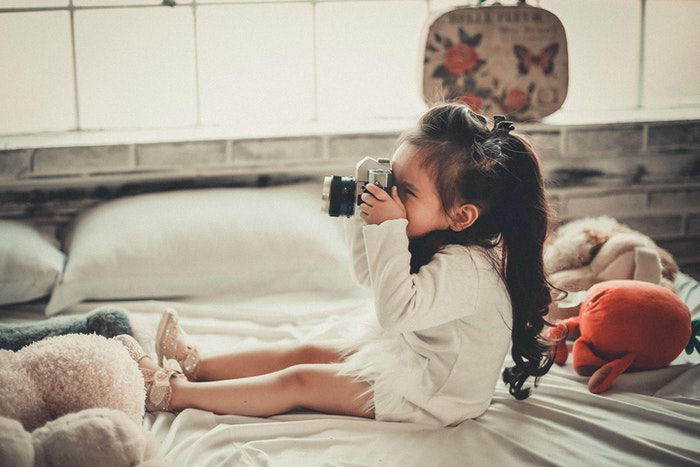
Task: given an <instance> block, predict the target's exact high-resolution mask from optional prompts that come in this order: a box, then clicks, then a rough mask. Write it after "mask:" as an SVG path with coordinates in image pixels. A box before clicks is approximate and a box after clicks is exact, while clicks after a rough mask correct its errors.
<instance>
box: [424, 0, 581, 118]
mask: <svg viewBox="0 0 700 467" xmlns="http://www.w3.org/2000/svg"><path fill="white" fill-rule="evenodd" d="M428 25H429V27H428V28H426V31H425V33H424V42H423V43H424V44H425V56H424V60H423V79H422V89H423V98H424V99H425V101H426V103H428V105H430V104H431V103H434V102H441V101H459V102H463V103H465V104H467V105H469V106H470V107H471V108H472V109H473V110H474V111H475V112H478V113H482V114H485V115H488V116H493V115H498V114H500V115H505V116H506V117H507V118H508V119H509V120H512V121H521V122H522V121H533V120H534V121H536V120H539V119H541V118H542V117H546V116H547V115H549V114H551V113H553V112H554V111H556V110H557V109H558V108H559V107H561V105H562V103H563V102H564V99H565V98H566V93H567V88H568V83H569V60H568V51H567V44H566V34H565V32H564V26H563V25H562V24H561V21H559V18H557V17H556V16H555V15H554V14H553V13H551V12H550V11H547V10H545V9H542V8H538V7H534V6H530V5H528V4H526V3H525V2H524V1H520V3H519V4H518V5H512V6H502V5H500V4H499V3H494V4H493V5H488V6H464V7H456V8H453V9H450V10H449V11H446V12H445V11H442V12H438V13H437V14H436V15H435V16H433V17H432V18H431V19H430V20H429V21H428Z"/></svg>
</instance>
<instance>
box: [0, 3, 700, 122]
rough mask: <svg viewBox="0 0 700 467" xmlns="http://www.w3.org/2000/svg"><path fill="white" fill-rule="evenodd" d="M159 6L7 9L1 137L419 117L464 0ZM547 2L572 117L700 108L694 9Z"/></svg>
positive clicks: (698, 9)
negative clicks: (424, 64)
mask: <svg viewBox="0 0 700 467" xmlns="http://www.w3.org/2000/svg"><path fill="white" fill-rule="evenodd" d="M159 3H160V1H158V0H73V2H72V5H73V6H74V7H75V8H73V7H70V5H69V3H68V0H0V134H6V135H7V134H19V133H34V132H42V131H64V130H75V129H81V130H90V129H116V128H173V127H192V126H213V125H223V126H235V125H236V124H244V123H245V124H248V125H249V124H250V122H259V123H260V124H261V125H263V124H264V123H265V122H266V121H274V122H280V121H287V120H289V121H292V120H294V121H321V122H333V123H334V124H337V125H339V126H340V125H343V123H344V122H349V121H358V120H367V119H387V118H407V117H408V118H412V117H415V116H417V115H419V114H420V113H422V111H423V110H424V108H425V107H424V104H423V102H422V100H421V98H420V96H419V89H418V88H419V79H418V76H419V75H418V69H419V67H420V65H421V58H422V56H421V53H422V52H421V50H422V47H423V44H420V43H419V42H420V40H421V33H422V30H423V27H424V25H425V22H426V19H427V18H428V16H429V14H430V13H431V12H433V11H436V10H439V9H442V8H445V7H449V6H451V5H456V4H464V3H466V1H465V0H462V1H449V0H370V1H347V0H344V1H316V2H311V1H309V2H304V1H299V2H291V3H279V2H260V3H259V4H250V3H249V4H240V5H239V4H235V2H231V1H228V2H227V3H226V4H223V0H220V1H219V2H218V3H222V4H217V2H216V1H207V2H199V4H198V5H197V6H194V4H192V2H190V1H182V0H180V1H178V2H177V3H178V6H176V7H173V8H170V7H163V6H159V5H158V4H159ZM487 3H489V2H487ZM502 3H503V4H514V3H515V2H514V1H504V2H502ZM529 3H530V4H532V5H535V6H536V5H537V4H538V2H537V1H533V0H530V1H529ZM119 5H129V6H130V7H128V8H111V7H114V6H119ZM642 5H646V7H645V8H643V7H642ZM29 6H31V7H32V8H38V7H53V8H59V9H56V10H45V11H26V10H23V11H12V9H14V8H20V9H22V8H25V9H26V8H28V7H29ZM105 6H107V7H110V8H104V7H105ZM539 6H540V7H542V8H546V9H549V10H551V11H553V12H554V13H556V14H557V15H558V16H559V17H560V19H561V20H562V22H563V24H564V27H565V29H566V31H567V38H568V47H569V62H570V89H569V95H568V97H567V100H566V102H565V103H564V106H563V107H562V111H567V112H576V111H591V110H605V109H610V110H616V109H634V108H636V107H637V106H638V104H642V105H643V106H645V107H647V108H665V107H677V106H693V105H696V106H700V80H699V79H697V70H698V69H700V53H698V52H697V50H696V47H697V44H698V43H700V33H699V32H698V31H700V28H698V27H697V25H698V24H700V2H698V1H696V0H576V1H572V0H541V1H540V2H539ZM85 7H90V8H85ZM644 9H645V10H646V11H645V18H646V21H645V31H646V34H645V36H644V40H642V35H641V31H642V27H641V18H642V12H643V10H644ZM642 44H643V46H644V51H643V53H641V52H640V50H641V49H640V47H641V46H642ZM640 57H642V63H641V65H640ZM640 70H643V73H640Z"/></svg>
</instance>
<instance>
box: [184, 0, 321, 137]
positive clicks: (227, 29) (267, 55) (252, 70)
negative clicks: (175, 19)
mask: <svg viewBox="0 0 700 467" xmlns="http://www.w3.org/2000/svg"><path fill="white" fill-rule="evenodd" d="M312 15H313V7H312V6H311V4H276V5H226V6H223V5H222V6H202V7H198V9H197V35H198V36H197V37H198V40H197V43H198V49H199V50H198V56H199V75H200V78H199V85H200V101H201V115H202V123H204V124H205V125H211V124H214V125H216V124H230V123H232V122H235V121H242V122H246V123H250V122H252V121H265V120H268V121H269V120H275V121H280V120H296V121H309V120H311V119H313V116H314V58H313V20H312V18H313V16H312Z"/></svg>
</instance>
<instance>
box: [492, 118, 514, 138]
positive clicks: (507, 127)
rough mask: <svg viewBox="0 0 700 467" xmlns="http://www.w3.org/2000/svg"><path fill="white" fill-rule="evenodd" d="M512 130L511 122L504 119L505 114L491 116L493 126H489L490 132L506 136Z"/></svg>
mask: <svg viewBox="0 0 700 467" xmlns="http://www.w3.org/2000/svg"><path fill="white" fill-rule="evenodd" d="M513 130H515V126H514V125H513V122H511V121H508V120H506V117H505V115H494V116H493V128H491V134H495V135H503V136H506V135H508V133H510V132H511V131H513Z"/></svg>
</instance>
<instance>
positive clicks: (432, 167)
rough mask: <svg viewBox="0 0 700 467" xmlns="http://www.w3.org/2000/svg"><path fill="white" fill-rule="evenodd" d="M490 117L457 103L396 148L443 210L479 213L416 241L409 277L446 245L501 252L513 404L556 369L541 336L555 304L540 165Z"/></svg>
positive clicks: (438, 108) (434, 112)
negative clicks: (429, 184) (423, 176)
mask: <svg viewBox="0 0 700 467" xmlns="http://www.w3.org/2000/svg"><path fill="white" fill-rule="evenodd" d="M488 123H489V121H488V119H487V118H486V117H484V116H483V115H480V114H477V113H474V112H473V111H472V110H471V109H470V108H469V107H467V106H466V105H462V104H457V103H440V104H437V105H434V106H433V107H432V108H430V109H429V110H428V111H427V112H426V113H425V114H424V115H423V116H422V117H421V119H420V121H419V122H418V125H417V126H416V127H415V128H414V129H412V130H409V131H407V132H404V133H403V134H402V135H401V136H400V137H399V139H398V140H397V142H396V147H398V146H400V145H401V144H404V143H407V144H410V145H411V146H412V147H413V148H415V150H416V154H417V155H419V157H420V163H421V164H422V166H423V167H425V168H426V169H427V170H428V172H429V173H430V174H431V175H432V176H433V179H434V180H435V183H436V186H437V189H438V192H439V194H440V197H441V201H442V206H443V209H444V210H445V212H446V213H447V214H448V215H450V214H451V212H450V210H451V209H452V208H453V207H455V206H458V205H460V204H462V203H472V204H475V205H476V206H478V207H479V208H480V215H479V217H478V218H477V220H476V222H474V224H472V225H471V226H470V227H469V228H467V229H465V230H462V231H461V232H454V231H452V230H440V231H435V232H431V233H429V234H427V235H426V236H424V237H422V238H420V239H417V240H412V241H411V242H410V244H409V249H410V250H411V271H412V272H416V271H418V269H420V267H421V266H422V265H424V264H427V263H428V261H430V259H431V258H432V256H433V255H434V254H435V253H436V252H437V251H438V250H439V249H440V248H441V247H442V246H444V245H447V244H460V245H479V246H481V247H484V248H488V249H492V248H496V247H500V248H501V255H500V256H501V261H500V264H495V266H496V267H497V269H498V270H499V271H500V274H501V277H502V278H503V280H504V282H505V284H506V287H507V289H508V293H509V295H510V299H511V304H512V313H513V327H512V330H511V332H512V340H513V346H512V356H513V361H514V362H515V366H513V367H510V368H506V369H505V370H504V371H503V380H504V382H505V383H506V384H508V385H509V391H510V393H511V394H512V395H513V396H514V397H515V398H516V399H525V398H527V397H528V396H529V395H530V390H529V389H527V388H526V389H523V387H522V386H523V384H524V383H525V380H527V378H528V377H530V376H534V377H535V386H537V382H538V380H539V377H541V376H543V375H544V374H545V373H547V371H549V369H550V367H551V366H552V363H553V353H552V351H551V345H552V342H550V341H547V340H545V339H544V338H543V337H542V336H541V333H542V330H543V328H544V326H545V324H546V325H547V326H552V325H551V324H550V323H548V322H547V321H546V320H545V319H544V317H545V315H546V314H547V311H548V306H549V304H550V303H551V295H550V289H549V283H548V282H547V279H546V277H545V272H544V267H543V259H542V250H543V245H544V240H545V237H546V235H547V228H548V218H549V215H550V214H549V207H548V203H547V199H546V196H545V190H544V183H543V180H542V174H541V171H540V165H539V159H538V157H537V155H536V154H535V151H534V150H533V148H532V146H531V145H530V144H529V143H528V142H527V140H526V139H524V138H523V137H522V136H520V135H517V134H513V133H511V134H505V133H503V132H502V133H497V132H493V133H492V132H491V129H490V128H489V126H488Z"/></svg>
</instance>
